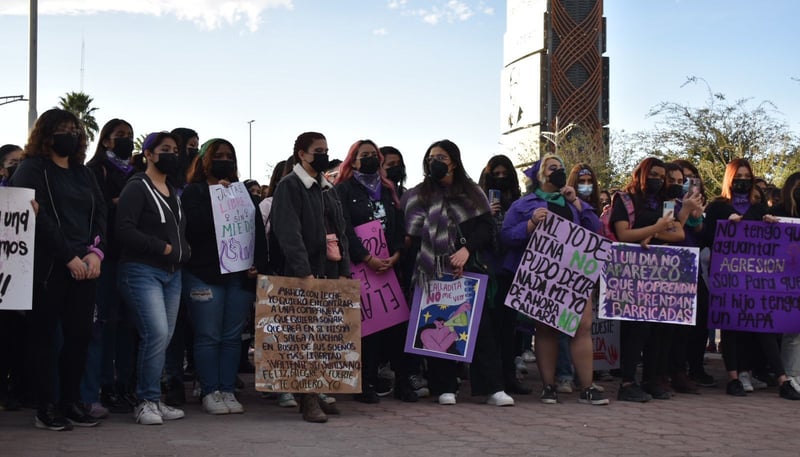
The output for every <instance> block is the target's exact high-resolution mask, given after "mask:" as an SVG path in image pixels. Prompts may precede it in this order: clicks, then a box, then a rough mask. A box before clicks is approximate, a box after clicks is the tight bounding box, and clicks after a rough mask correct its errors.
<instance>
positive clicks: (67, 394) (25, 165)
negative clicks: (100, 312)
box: [10, 108, 106, 430]
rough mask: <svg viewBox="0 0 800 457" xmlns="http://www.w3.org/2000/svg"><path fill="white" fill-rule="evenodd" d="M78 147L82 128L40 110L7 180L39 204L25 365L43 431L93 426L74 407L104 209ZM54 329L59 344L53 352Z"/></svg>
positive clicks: (57, 112)
mask: <svg viewBox="0 0 800 457" xmlns="http://www.w3.org/2000/svg"><path fill="white" fill-rule="evenodd" d="M86 142H87V137H86V131H85V129H84V126H83V124H82V123H81V121H80V120H78V118H77V117H75V115H74V114H72V113H70V112H68V111H64V110H61V109H57V108H54V109H51V110H48V111H46V112H45V113H43V114H42V115H41V116H40V117H39V119H37V120H36V124H35V125H34V127H33V129H32V130H31V133H30V136H29V138H28V144H27V145H26V146H25V159H24V160H23V161H22V162H21V163H20V165H19V167H18V168H17V170H16V172H15V173H14V175H13V176H12V177H11V181H10V185H11V186H13V187H27V188H30V189H34V191H35V194H36V197H35V199H36V201H37V202H38V204H39V212H38V216H37V217H36V236H35V245H36V249H35V250H34V266H33V270H34V271H33V280H34V287H33V309H32V310H31V312H30V313H29V316H28V318H29V329H31V331H30V332H29V340H28V342H27V349H28V351H27V353H26V359H27V360H26V363H27V364H29V366H30V368H32V375H33V379H34V380H35V384H34V386H33V391H34V393H35V394H36V400H37V403H38V405H37V411H36V420H35V424H36V426H37V427H39V428H46V429H49V430H68V429H71V428H72V426H73V425H74V426H80V427H92V426H95V425H97V420H96V419H94V418H92V417H91V416H89V414H88V411H86V409H85V407H84V405H83V404H82V402H81V401H80V381H81V376H82V375H83V369H84V367H85V364H86V354H87V348H88V345H89V339H90V336H91V329H92V314H93V311H94V302H95V293H96V281H95V280H96V279H97V277H98V276H100V271H101V268H100V265H101V262H102V260H103V256H104V254H103V251H104V250H105V249H106V245H105V243H106V207H105V203H104V201H103V194H102V192H101V191H100V188H99V186H98V185H97V181H96V180H95V178H94V175H93V174H92V172H91V170H89V169H88V168H86V167H85V166H84V165H83V161H84V159H85V158H86ZM59 325H60V326H61V332H62V333H63V346H62V347H61V349H60V352H57V348H58V343H57V340H56V335H57V334H58V332H57V328H58V326H59ZM54 380H57V381H56V382H54ZM56 388H57V389H59V392H58V393H57V392H55V391H54V390H55V389H56ZM57 398H58V402H59V405H58V407H56V406H55V405H54V403H55V401H56V399H57Z"/></svg>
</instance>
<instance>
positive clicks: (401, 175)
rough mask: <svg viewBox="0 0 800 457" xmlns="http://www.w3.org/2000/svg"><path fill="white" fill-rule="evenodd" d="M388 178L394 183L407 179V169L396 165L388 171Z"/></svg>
mask: <svg viewBox="0 0 800 457" xmlns="http://www.w3.org/2000/svg"><path fill="white" fill-rule="evenodd" d="M386 177H387V178H389V180H390V181H392V182H393V183H398V182H400V181H402V180H403V179H405V177H406V167H404V166H402V165H395V166H394V167H389V168H387V169H386Z"/></svg>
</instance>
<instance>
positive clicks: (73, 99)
mask: <svg viewBox="0 0 800 457" xmlns="http://www.w3.org/2000/svg"><path fill="white" fill-rule="evenodd" d="M58 100H59V101H58V104H59V107H60V108H61V109H64V110H66V111H69V112H71V113H72V114H74V115H76V116H78V119H80V120H81V122H83V125H84V127H85V128H86V135H87V136H88V137H89V141H94V136H95V134H97V132H99V131H100V128H99V127H98V125H97V120H95V118H94V112H95V111H97V108H95V107H92V106H91V104H92V102H93V101H94V100H93V99H92V97H90V96H89V95H87V94H85V93H83V92H67V93H66V95H64V96H63V97H59V99H58Z"/></svg>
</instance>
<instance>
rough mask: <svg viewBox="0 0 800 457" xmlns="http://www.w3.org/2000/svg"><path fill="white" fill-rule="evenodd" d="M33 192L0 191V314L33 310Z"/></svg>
mask: <svg viewBox="0 0 800 457" xmlns="http://www.w3.org/2000/svg"><path fill="white" fill-rule="evenodd" d="M34 196H35V192H34V191H33V189H23V188H20V187H0V310H3V309H31V308H32V307H33V248H34V246H33V239H34V236H35V235H36V215H35V214H34V213H33V208H32V207H31V200H33V199H34Z"/></svg>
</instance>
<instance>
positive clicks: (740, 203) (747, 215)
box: [703, 159, 800, 400]
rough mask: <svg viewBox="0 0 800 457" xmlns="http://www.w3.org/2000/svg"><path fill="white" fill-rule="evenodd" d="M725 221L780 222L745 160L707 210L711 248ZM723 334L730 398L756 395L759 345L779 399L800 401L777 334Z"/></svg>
mask: <svg viewBox="0 0 800 457" xmlns="http://www.w3.org/2000/svg"><path fill="white" fill-rule="evenodd" d="M726 220H727V221H730V222H731V223H733V224H736V223H737V222H740V221H743V220H748V221H763V222H767V223H775V222H777V221H778V219H777V218H776V217H775V216H773V215H771V214H768V213H767V206H766V205H765V204H764V203H763V200H762V198H761V192H760V191H759V190H758V188H756V186H755V178H754V176H753V169H752V167H751V166H750V162H748V161H747V160H746V159H734V160H732V161H730V162H729V163H728V165H727V166H726V167H725V175H724V176H723V178H722V192H721V195H720V196H719V197H717V198H716V199H715V200H714V201H712V202H711V203H709V204H708V206H707V207H706V216H705V222H704V225H703V236H704V238H705V239H706V241H707V242H708V243H709V244H711V245H713V241H714V237H715V236H716V230H717V223H718V222H720V221H726ZM713 255H714V254H713V252H712V256H713ZM721 334H722V360H723V361H724V363H725V369H726V370H727V371H728V378H729V380H728V384H727V386H726V389H725V390H726V393H727V394H728V395H733V396H737V397H743V396H745V395H746V392H752V391H753V383H754V382H756V380H755V379H754V378H752V375H751V373H750V369H751V368H752V352H753V349H754V346H755V345H758V346H760V348H761V350H762V351H763V353H764V356H765V357H766V359H767V363H768V364H769V366H770V368H771V371H772V372H773V373H774V374H775V376H776V377H777V378H778V383H779V385H780V389H779V392H778V393H779V395H780V397H781V398H785V399H787V400H800V391H798V390H797V389H795V387H794V386H793V385H792V382H791V381H790V380H789V377H788V376H786V372H785V370H784V367H783V361H782V360H781V354H780V349H779V348H778V340H777V336H776V335H775V334H773V333H766V332H747V331H737V330H722V331H721ZM798 387H800V386H798Z"/></svg>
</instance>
